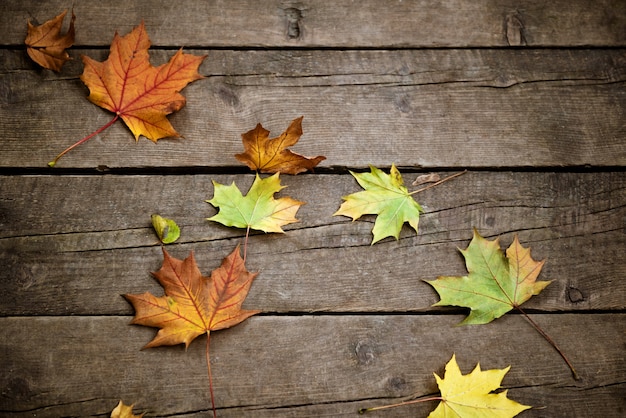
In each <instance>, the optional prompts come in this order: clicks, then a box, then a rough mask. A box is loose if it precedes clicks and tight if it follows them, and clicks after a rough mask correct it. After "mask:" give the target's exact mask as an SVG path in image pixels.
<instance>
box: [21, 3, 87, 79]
mask: <svg viewBox="0 0 626 418" xmlns="http://www.w3.org/2000/svg"><path fill="white" fill-rule="evenodd" d="M66 14H67V10H65V11H64V12H63V13H61V14H60V15H58V16H57V17H55V18H54V19H51V20H48V21H47V22H45V23H44V24H43V25H39V26H34V25H33V24H32V23H30V21H28V32H27V35H26V40H25V41H24V43H25V44H26V46H27V48H26V52H27V53H28V56H29V57H30V58H31V59H32V60H33V61H35V62H36V63H37V64H39V65H41V66H42V67H44V68H47V69H49V70H53V71H57V72H58V71H61V67H62V66H63V64H65V62H66V61H69V59H70V56H69V54H68V53H67V51H65V49H66V48H69V47H70V46H72V44H73V43H74V34H75V33H74V32H75V31H74V21H75V20H76V16H75V15H74V11H72V19H71V20H70V26H69V29H68V30H67V33H66V34H65V35H61V27H62V26H63V19H64V18H65V15H66Z"/></svg>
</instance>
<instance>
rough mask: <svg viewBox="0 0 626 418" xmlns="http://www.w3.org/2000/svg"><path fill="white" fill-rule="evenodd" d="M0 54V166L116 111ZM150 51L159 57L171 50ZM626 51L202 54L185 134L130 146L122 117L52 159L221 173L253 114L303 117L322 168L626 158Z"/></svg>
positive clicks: (85, 130)
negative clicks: (0, 132)
mask: <svg viewBox="0 0 626 418" xmlns="http://www.w3.org/2000/svg"><path fill="white" fill-rule="evenodd" d="M83 52H85V51H83ZM190 52H195V53H205V52H207V51H190ZM99 53H100V54H103V51H99ZM0 54H3V55H8V56H9V58H8V59H7V64H6V66H5V68H4V69H3V75H2V76H1V77H0V92H1V94H0V96H1V97H0V103H2V112H0V123H1V124H2V125H3V126H4V136H3V152H2V153H1V154H0V167H7V168H8V167H46V164H47V163H48V162H49V161H50V160H52V159H53V158H54V156H55V155H56V154H58V153H59V152H60V151H62V150H63V149H65V148H66V147H67V146H69V145H71V144H72V143H74V142H76V141H78V140H79V139H80V138H82V137H84V136H85V135H87V134H89V133H90V132H92V131H94V130H96V129H97V128H99V127H100V126H102V125H104V124H105V123H107V122H108V121H109V120H110V119H111V118H112V117H113V115H112V114H110V113H108V112H106V111H105V110H103V109H100V108H98V107H97V106H95V105H93V104H91V103H89V102H88V101H87V100H86V95H87V89H86V87H85V86H83V85H82V83H81V82H80V81H79V80H78V76H79V74H80V73H81V67H80V64H79V63H78V62H77V61H74V62H73V63H72V66H70V67H68V70H67V71H68V72H70V73H71V74H69V73H68V74H64V75H61V76H56V75H51V74H50V73H45V75H44V76H43V78H42V76H41V75H40V74H39V72H35V71H33V70H32V69H30V68H32V65H31V64H27V63H25V62H23V61H24V60H25V59H26V58H24V57H21V56H19V54H17V55H16V52H15V51H13V52H11V51H0ZM155 55H157V57H156V58H159V59H157V60H155V62H162V61H164V60H165V56H166V55H167V54H166V53H165V52H163V51H160V53H158V54H155ZM103 56H104V55H103ZM624 57H625V55H624V51H623V50H609V51H594V50H576V51H553V50H534V51H520V52H517V51H512V50H508V51H499V50H496V51H492V50H471V51H464V50H461V51H459V50H455V51H447V50H438V51H351V52H345V53H343V52H338V51H315V52H310V51H253V52H242V51H209V59H208V60H207V61H206V62H207V64H206V65H203V67H202V68H201V72H202V74H204V75H207V76H208V78H206V79H204V80H199V81H197V82H195V83H193V84H191V85H190V86H188V87H187V88H185V90H184V95H185V96H186V97H187V100H188V101H187V106H186V107H185V108H183V109H182V110H181V111H180V112H177V113H175V114H173V115H171V117H170V120H171V121H172V123H173V125H174V126H175V127H177V129H178V130H179V131H180V132H181V134H182V135H183V136H184V138H183V139H178V140H177V139H164V140H161V141H159V143H158V144H157V145H156V146H155V144H153V143H152V142H150V141H148V140H146V139H145V138H140V140H139V141H138V142H135V141H134V138H133V136H132V134H131V133H130V132H129V130H128V129H127V128H126V127H125V126H124V125H123V123H122V122H119V123H116V124H115V125H114V126H112V127H111V128H109V129H107V130H106V131H105V132H104V133H102V134H101V135H98V136H97V137H96V138H93V139H91V140H90V141H89V142H87V143H86V144H84V145H82V146H80V147H78V148H77V149H75V150H74V151H72V152H71V153H69V154H68V155H67V156H66V157H64V158H63V159H62V160H61V162H60V164H59V167H89V168H95V167H103V168H106V167H111V168H114V167H118V168H119V167H145V166H150V167H161V166H162V167H198V166H202V167H205V166H211V167H231V166H233V165H238V162H237V161H236V160H235V159H234V157H232V155H234V154H235V153H237V152H240V151H241V149H242V145H241V134H242V133H244V132H246V131H248V130H249V129H252V128H253V127H254V126H256V124H257V123H259V122H260V123H262V124H263V126H264V127H266V128H267V129H269V130H270V131H271V132H272V134H273V135H278V134H280V133H281V132H283V131H284V129H286V127H287V126H288V124H289V122H290V121H291V120H292V119H294V118H296V117H299V116H302V115H303V116H304V121H303V129H304V135H303V136H302V138H301V141H300V142H299V143H298V144H297V146H296V147H294V149H295V150H297V151H298V152H300V153H302V154H304V155H325V156H326V157H327V159H326V160H325V161H323V162H322V164H321V165H320V167H322V168H324V167H337V166H339V167H345V166H349V167H367V166H368V164H374V165H377V166H380V165H383V166H384V165H390V163H391V162H394V163H395V164H396V165H398V166H409V167H459V168H465V167H528V166H534V167H562V166H598V167H601V166H604V167H607V166H609V167H610V166H623V165H625V164H626V150H625V149H624V146H623V142H624V141H623V139H624V137H626V128H625V127H624V124H623V123H622V120H623V119H624V118H623V115H624V113H625V112H626V90H625V89H622V88H620V86H622V85H623V84H624V82H625V81H626V59H625V58H624ZM75 115H80V117H76V116H75Z"/></svg>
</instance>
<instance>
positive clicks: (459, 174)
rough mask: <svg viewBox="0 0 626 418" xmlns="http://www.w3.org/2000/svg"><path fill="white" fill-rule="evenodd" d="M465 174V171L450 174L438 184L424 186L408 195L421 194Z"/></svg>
mask: <svg viewBox="0 0 626 418" xmlns="http://www.w3.org/2000/svg"><path fill="white" fill-rule="evenodd" d="M465 173H467V170H464V171H461V172H459V173H455V174H452V175H450V176H448V177H446V178H443V179H441V180H439V181H438V182H436V183H433V184H429V185H428V186H426V187H422V188H421V189H417V190H415V191H412V192H410V193H409V195H412V194H417V193H420V192H423V191H425V190H428V189H430V188H432V187H435V186H438V185H440V184H441V183H444V182H446V181H448V180H452V179H453V178H455V177H459V176H461V175H463V174H465Z"/></svg>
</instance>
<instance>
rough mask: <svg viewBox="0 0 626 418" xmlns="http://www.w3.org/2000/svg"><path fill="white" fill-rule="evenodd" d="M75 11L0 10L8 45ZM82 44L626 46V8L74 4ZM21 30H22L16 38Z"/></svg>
mask: <svg viewBox="0 0 626 418" xmlns="http://www.w3.org/2000/svg"><path fill="white" fill-rule="evenodd" d="M68 7H70V5H68V4H67V2H63V1H60V0H53V1H47V2H38V1H35V0H28V1H20V2H3V3H2V4H1V5H0V28H1V29H0V40H2V43H3V44H4V45H20V44H22V43H23V40H24V36H25V31H26V21H27V20H28V19H34V20H37V21H39V22H40V23H41V22H43V21H45V20H47V19H50V18H51V17H53V16H56V15H57V14H58V13H59V12H60V11H61V10H63V9H66V8H68ZM73 7H74V12H75V13H76V16H77V21H76V25H77V31H76V44H77V45H93V46H106V45H108V44H109V43H110V41H111V38H112V37H113V33H114V32H115V31H118V32H120V33H127V32H129V31H130V30H131V29H132V27H134V26H136V25H137V24H138V23H139V22H140V21H141V20H144V21H145V24H146V27H147V30H148V33H149V34H150V37H151V39H152V41H153V43H154V44H155V45H158V46H168V47H179V46H181V45H194V46H195V45H198V46H210V47H213V46H219V47H307V48H310V47H340V48H354V47H357V48H358V47H369V48H389V47H391V48H416V47H506V46H509V45H511V46H523V45H524V46H534V47H537V46H544V47H545V46H551V47H555V46H560V47H563V46H565V47H571V46H624V45H625V44H626V35H625V33H626V6H625V5H624V3H623V2H622V1H619V0H607V1H601V2H597V1H588V0H554V1H550V2H545V1H542V0H526V1H524V2H523V3H520V2H519V1H516V0H487V1H480V2H470V3H468V2H466V1H463V0H452V1H447V2H439V1H433V0H428V1H420V2H410V1H405V2H402V1H399V2H382V3H381V2H380V1H377V0H361V1H359V2H358V4H356V3H353V2H345V1H341V2H337V1H333V0H318V1H315V2H304V3H302V2H297V1H282V0H270V1H264V2H255V1H251V0H229V1H205V2H196V1H193V0H180V1H178V2H176V3H171V2H166V1H164V0H159V1H152V0H132V1H125V2H123V3H121V2H119V1H114V0H103V1H100V2H98V3H97V4H90V3H85V4H74V5H73ZM16 22H23V29H22V30H15V25H16Z"/></svg>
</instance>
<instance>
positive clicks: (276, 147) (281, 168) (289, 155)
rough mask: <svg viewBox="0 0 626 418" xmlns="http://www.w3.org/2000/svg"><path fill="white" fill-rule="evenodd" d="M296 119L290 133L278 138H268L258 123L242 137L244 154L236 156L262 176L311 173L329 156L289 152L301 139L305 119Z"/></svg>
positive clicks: (267, 133)
mask: <svg viewBox="0 0 626 418" xmlns="http://www.w3.org/2000/svg"><path fill="white" fill-rule="evenodd" d="M303 118H304V116H300V117H299V118H297V119H294V120H293V121H292V122H291V124H290V125H289V127H288V128H287V130H286V131H285V132H283V133H282V134H281V135H280V136H279V137H277V138H272V139H270V138H269V133H270V131H268V130H266V129H264V128H263V126H261V124H260V123H259V124H257V126H256V128H254V129H252V130H251V131H248V132H246V133H244V134H242V135H241V138H242V141H243V147H244V152H243V153H242V154H236V155H235V158H237V159H238V160H239V161H241V162H242V163H244V164H246V165H247V166H248V167H250V168H251V169H252V170H258V171H260V172H262V173H284V174H298V173H301V172H303V171H307V170H311V169H313V168H314V167H315V166H316V165H318V164H319V163H320V162H321V161H323V160H325V159H326V157H323V156H318V157H305V156H303V155H300V154H297V153H295V152H292V151H290V150H288V149H287V147H290V146H292V145H294V144H295V143H296V142H298V140H299V139H300V136H302V119H303Z"/></svg>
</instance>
